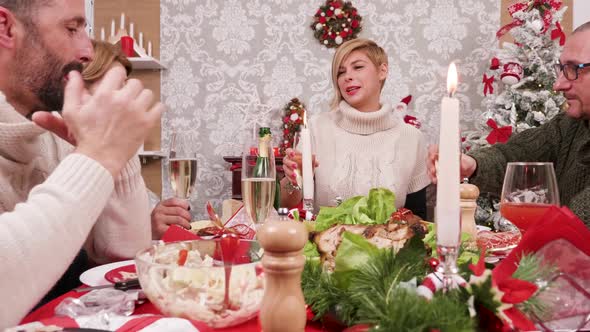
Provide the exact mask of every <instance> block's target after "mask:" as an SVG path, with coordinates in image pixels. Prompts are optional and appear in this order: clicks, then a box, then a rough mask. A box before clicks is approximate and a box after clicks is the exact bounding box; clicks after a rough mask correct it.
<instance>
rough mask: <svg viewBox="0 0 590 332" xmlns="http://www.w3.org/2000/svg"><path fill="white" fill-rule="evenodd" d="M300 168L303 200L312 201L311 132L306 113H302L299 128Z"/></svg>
mask: <svg viewBox="0 0 590 332" xmlns="http://www.w3.org/2000/svg"><path fill="white" fill-rule="evenodd" d="M299 135H300V137H301V164H302V165H301V168H303V199H304V200H305V199H308V200H312V201H313V196H314V180H313V165H312V154H311V132H310V131H309V128H308V127H307V112H305V113H303V126H302V127H301V133H300V134H299Z"/></svg>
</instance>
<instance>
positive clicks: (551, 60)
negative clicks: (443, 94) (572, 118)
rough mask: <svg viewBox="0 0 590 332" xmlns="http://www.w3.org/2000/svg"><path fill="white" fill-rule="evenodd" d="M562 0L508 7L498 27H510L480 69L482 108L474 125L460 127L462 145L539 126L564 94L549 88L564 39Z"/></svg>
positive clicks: (466, 147)
mask: <svg viewBox="0 0 590 332" xmlns="http://www.w3.org/2000/svg"><path fill="white" fill-rule="evenodd" d="M566 9H567V7H565V6H562V4H561V0H531V1H526V2H523V3H516V4H514V5H512V6H510V7H508V12H509V13H510V15H511V17H512V19H513V20H512V22H511V23H509V24H507V25H506V26H504V27H502V28H501V29H500V30H499V31H498V32H497V33H496V35H497V37H498V38H501V37H502V36H503V35H504V34H506V33H510V34H511V35H512V37H513V39H514V43H504V45H503V47H502V48H501V49H500V50H499V51H498V52H497V55H496V56H495V57H494V58H492V59H491V61H490V67H489V69H488V70H486V72H485V73H484V74H483V80H482V83H483V93H484V96H485V98H484V101H483V104H484V109H485V111H484V112H483V113H482V114H481V117H480V119H478V120H477V122H476V124H475V127H476V130H474V131H470V132H466V133H464V143H463V148H464V150H469V149H477V148H480V147H485V146H489V145H491V144H495V143H504V142H506V141H507V140H508V139H509V138H510V136H511V135H512V134H514V133H519V132H521V131H523V130H526V129H529V128H533V127H538V126H540V125H542V124H543V123H545V122H547V121H549V120H550V119H551V118H552V117H553V116H555V115H556V114H557V113H558V112H559V111H560V109H561V107H562V105H563V104H564V101H565V99H564V98H563V96H562V95H561V94H559V93H556V92H554V91H553V83H555V80H556V73H555V71H554V69H553V65H554V64H555V63H557V61H558V60H559V55H560V54H561V49H562V46H563V44H564V43H565V34H564V32H563V30H562V28H561V24H560V23H559V22H560V21H561V18H562V16H563V14H564V12H565V10H566Z"/></svg>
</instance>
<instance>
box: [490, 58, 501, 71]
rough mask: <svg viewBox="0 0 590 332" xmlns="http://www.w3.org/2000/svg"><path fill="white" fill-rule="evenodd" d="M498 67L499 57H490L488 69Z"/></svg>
mask: <svg viewBox="0 0 590 332" xmlns="http://www.w3.org/2000/svg"><path fill="white" fill-rule="evenodd" d="M498 68H500V59H498V58H495V57H494V58H492V61H491V64H490V69H491V70H496V69H498Z"/></svg>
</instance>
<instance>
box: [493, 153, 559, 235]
mask: <svg viewBox="0 0 590 332" xmlns="http://www.w3.org/2000/svg"><path fill="white" fill-rule="evenodd" d="M552 205H556V206H559V190H558V188H557V180H556V178H555V171H554V170H553V163H546V162H511V163H508V167H507V168H506V175H505V177H504V185H503V187H502V198H501V200H500V213H501V214H502V216H503V217H504V218H506V219H508V220H510V221H511V222H512V223H513V224H514V225H516V227H518V228H519V229H520V231H521V233H524V232H525V231H526V230H527V229H528V228H529V227H530V226H531V225H532V224H534V223H535V222H536V221H537V220H539V219H540V218H541V217H542V216H543V215H544V214H545V212H547V210H548V209H549V208H550V207H551V206H552Z"/></svg>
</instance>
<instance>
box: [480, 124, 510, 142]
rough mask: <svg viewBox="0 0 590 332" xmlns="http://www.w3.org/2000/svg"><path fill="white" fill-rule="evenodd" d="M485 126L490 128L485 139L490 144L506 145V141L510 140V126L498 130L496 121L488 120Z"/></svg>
mask: <svg viewBox="0 0 590 332" xmlns="http://www.w3.org/2000/svg"><path fill="white" fill-rule="evenodd" d="M486 124H487V125H488V126H489V127H490V128H492V131H491V132H490V134H489V135H488V137H486V140H487V141H488V143H490V144H496V143H498V142H499V143H506V142H507V141H508V139H509V138H510V135H512V127H511V126H505V127H501V128H498V124H497V123H496V121H494V119H488V121H487V122H486Z"/></svg>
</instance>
